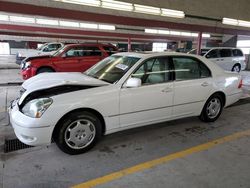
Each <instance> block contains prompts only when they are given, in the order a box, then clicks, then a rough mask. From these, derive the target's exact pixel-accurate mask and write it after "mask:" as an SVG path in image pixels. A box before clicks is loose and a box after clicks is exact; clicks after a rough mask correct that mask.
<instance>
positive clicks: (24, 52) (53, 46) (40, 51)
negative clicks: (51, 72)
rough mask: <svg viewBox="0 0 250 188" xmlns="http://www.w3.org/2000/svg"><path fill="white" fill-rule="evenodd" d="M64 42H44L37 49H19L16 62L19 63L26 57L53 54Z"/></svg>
mask: <svg viewBox="0 0 250 188" xmlns="http://www.w3.org/2000/svg"><path fill="white" fill-rule="evenodd" d="M63 46H64V44H63V43H60V42H51V43H45V44H43V45H42V46H40V47H39V48H37V49H20V50H18V53H17V54H16V63H17V64H18V65H20V64H21V62H22V60H24V59H25V58H27V57H33V56H42V55H53V54H54V53H55V52H56V51H57V50H58V49H60V48H61V47H63Z"/></svg>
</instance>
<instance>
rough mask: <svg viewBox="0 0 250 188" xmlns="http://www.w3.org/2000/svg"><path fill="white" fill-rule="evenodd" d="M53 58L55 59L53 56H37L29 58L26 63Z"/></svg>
mask: <svg viewBox="0 0 250 188" xmlns="http://www.w3.org/2000/svg"><path fill="white" fill-rule="evenodd" d="M52 57H53V56H52V55H37V56H31V57H27V58H26V59H25V61H26V62H28V61H32V60H36V59H50V58H52Z"/></svg>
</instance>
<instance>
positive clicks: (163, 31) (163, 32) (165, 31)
mask: <svg viewBox="0 0 250 188" xmlns="http://www.w3.org/2000/svg"><path fill="white" fill-rule="evenodd" d="M158 33H159V34H161V35H169V31H168V30H158Z"/></svg>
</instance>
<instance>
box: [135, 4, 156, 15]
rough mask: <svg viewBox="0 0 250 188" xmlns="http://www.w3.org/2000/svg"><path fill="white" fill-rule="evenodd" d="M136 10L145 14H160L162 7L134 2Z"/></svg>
mask: <svg viewBox="0 0 250 188" xmlns="http://www.w3.org/2000/svg"><path fill="white" fill-rule="evenodd" d="M134 11H135V12H139V13H145V14H154V15H160V14H161V9H160V8H157V7H151V6H145V5H138V4H134Z"/></svg>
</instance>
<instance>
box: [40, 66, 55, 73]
mask: <svg viewBox="0 0 250 188" xmlns="http://www.w3.org/2000/svg"><path fill="white" fill-rule="evenodd" d="M45 72H55V71H54V70H53V69H51V68H48V67H44V68H40V69H38V71H37V72H36V74H41V73H45Z"/></svg>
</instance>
